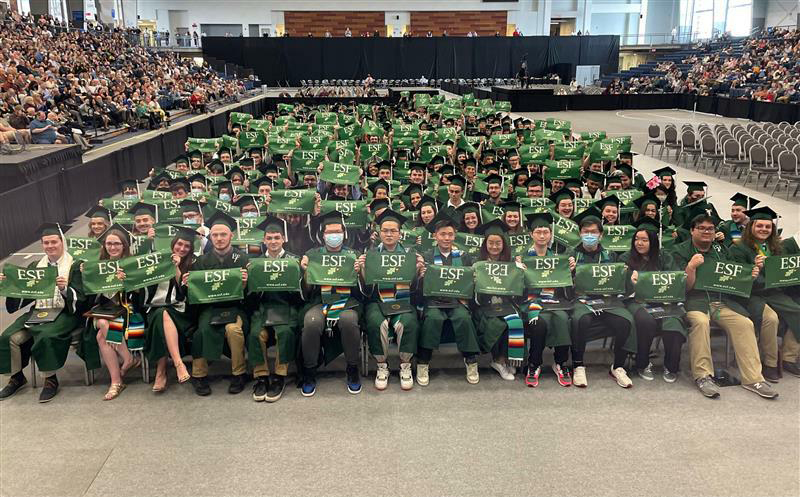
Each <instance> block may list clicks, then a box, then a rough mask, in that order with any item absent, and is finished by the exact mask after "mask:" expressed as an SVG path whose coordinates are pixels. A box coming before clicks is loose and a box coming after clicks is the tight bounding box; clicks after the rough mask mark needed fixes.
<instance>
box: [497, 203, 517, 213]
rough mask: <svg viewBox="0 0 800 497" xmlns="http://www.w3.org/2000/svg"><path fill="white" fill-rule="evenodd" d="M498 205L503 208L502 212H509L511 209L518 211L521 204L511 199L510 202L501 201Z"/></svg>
mask: <svg viewBox="0 0 800 497" xmlns="http://www.w3.org/2000/svg"><path fill="white" fill-rule="evenodd" d="M500 207H502V208H503V212H511V211H517V212H520V207H521V206H520V204H519V202H513V201H511V202H503V203H502V204H500Z"/></svg>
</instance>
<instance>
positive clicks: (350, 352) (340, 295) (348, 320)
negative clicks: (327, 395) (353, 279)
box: [300, 211, 361, 397]
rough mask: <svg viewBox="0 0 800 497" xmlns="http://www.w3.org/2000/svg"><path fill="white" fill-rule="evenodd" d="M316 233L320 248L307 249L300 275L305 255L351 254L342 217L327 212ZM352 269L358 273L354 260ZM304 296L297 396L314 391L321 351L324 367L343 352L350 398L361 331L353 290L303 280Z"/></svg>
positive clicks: (357, 385)
mask: <svg viewBox="0 0 800 497" xmlns="http://www.w3.org/2000/svg"><path fill="white" fill-rule="evenodd" d="M318 223H319V228H318V229H319V231H320V232H321V234H322V246H321V247H316V248H312V249H310V250H309V251H308V252H306V254H305V255H303V258H302V259H301V260H300V267H301V269H302V270H303V271H306V270H307V269H308V254H309V253H311V252H319V253H322V254H345V253H350V254H355V251H354V250H353V249H351V248H348V247H346V246H345V233H346V227H345V222H344V217H343V216H342V214H341V213H339V212H337V211H331V212H329V213H327V214H323V215H322V216H320V217H319V218H318ZM354 267H355V269H356V271H358V269H359V264H358V260H356V262H355V264H354ZM303 286H304V293H305V295H306V296H307V304H306V306H305V307H304V308H303V310H302V311H301V313H302V316H303V329H302V332H301V341H300V342H301V350H302V353H303V373H302V379H301V381H300V387H301V393H302V395H303V396H304V397H311V396H312V395H314V394H315V393H316V391H317V367H318V365H319V360H320V351H321V350H324V357H325V363H326V364H327V363H329V362H330V361H332V360H333V359H335V358H336V357H337V356H338V355H339V354H340V353H341V352H342V349H343V350H344V357H345V361H346V362H347V370H346V384H347V391H348V392H350V393H351V394H358V393H360V392H361V378H360V376H359V373H358V361H359V356H360V351H359V347H360V345H361V328H360V327H359V305H360V304H359V301H358V296H357V294H358V289H357V288H356V287H332V286H329V285H322V286H321V285H310V284H308V283H307V282H306V280H305V276H304V278H303Z"/></svg>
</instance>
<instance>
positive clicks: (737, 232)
mask: <svg viewBox="0 0 800 497" xmlns="http://www.w3.org/2000/svg"><path fill="white" fill-rule="evenodd" d="M730 235H731V241H733V243H739V240H741V239H742V228H741V227H740V226H739V225H738V224H736V223H733V224H732V225H731V231H730Z"/></svg>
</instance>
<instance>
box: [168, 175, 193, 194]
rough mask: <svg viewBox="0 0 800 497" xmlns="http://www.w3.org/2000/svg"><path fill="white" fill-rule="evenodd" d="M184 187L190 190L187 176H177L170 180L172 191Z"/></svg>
mask: <svg viewBox="0 0 800 497" xmlns="http://www.w3.org/2000/svg"><path fill="white" fill-rule="evenodd" d="M181 188H183V189H184V190H185V191H187V192H188V191H189V190H190V187H189V180H187V179H186V178H175V179H173V180H172V181H170V182H169V189H170V191H175V190H179V189H181Z"/></svg>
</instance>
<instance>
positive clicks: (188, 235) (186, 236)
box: [171, 224, 199, 243]
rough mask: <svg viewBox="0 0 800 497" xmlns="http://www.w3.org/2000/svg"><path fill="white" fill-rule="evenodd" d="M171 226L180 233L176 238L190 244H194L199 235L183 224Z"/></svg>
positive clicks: (176, 234)
mask: <svg viewBox="0 0 800 497" xmlns="http://www.w3.org/2000/svg"><path fill="white" fill-rule="evenodd" d="M171 226H172V227H173V228H175V229H176V230H177V231H178V232H177V233H175V238H178V239H181V240H186V241H187V242H189V243H194V240H195V238H197V236H198V235H199V233H198V232H197V230H196V229H194V228H193V227H192V226H184V225H182V224H172V225H171Z"/></svg>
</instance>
